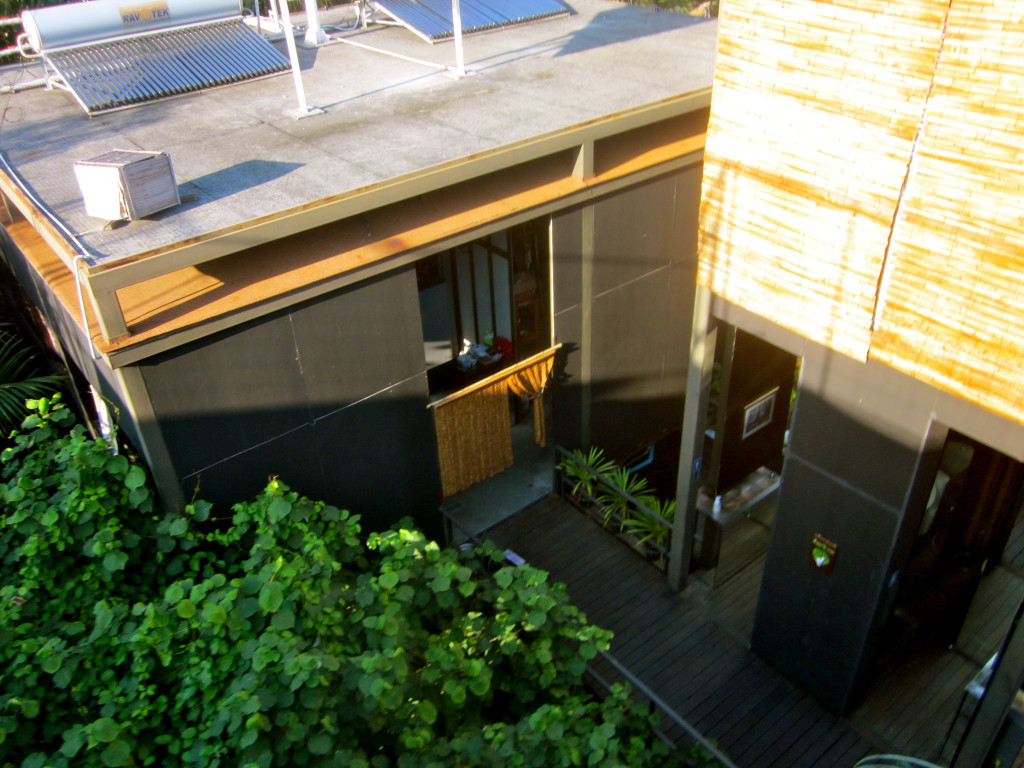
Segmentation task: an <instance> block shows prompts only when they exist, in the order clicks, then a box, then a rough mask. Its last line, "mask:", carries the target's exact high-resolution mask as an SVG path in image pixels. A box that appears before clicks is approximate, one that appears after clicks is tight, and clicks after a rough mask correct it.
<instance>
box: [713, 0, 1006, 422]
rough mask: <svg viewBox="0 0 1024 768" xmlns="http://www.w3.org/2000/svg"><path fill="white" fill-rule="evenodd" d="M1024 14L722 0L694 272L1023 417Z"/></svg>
mask: <svg viewBox="0 0 1024 768" xmlns="http://www.w3.org/2000/svg"><path fill="white" fill-rule="evenodd" d="M947 14H948V19H947ZM1022 17H1024V0H986V2H984V3H982V2H980V0H952V2H949V0H901V1H900V2H884V1H879V0H874V1H872V0H855V2H821V1H818V0H795V1H792V2H787V1H785V0H784V1H783V2H777V3H769V4H764V3H755V2H753V0H725V2H723V4H722V15H721V17H720V19H719V50H718V59H717V65H716V74H715V85H714V92H713V96H712V106H711V120H710V124H709V127H708V138H707V148H706V151H705V166H704V188H703V200H702V204H701V233H700V237H701V240H700V268H699V273H698V280H699V282H700V283H701V284H703V285H705V286H707V287H709V288H710V289H711V290H712V291H713V292H714V293H716V294H718V295H720V296H722V297H724V298H726V299H728V300H730V301H732V302H734V303H737V304H740V305H742V306H744V307H746V308H748V309H750V310H751V311H753V312H756V313H758V314H760V315H762V316H765V317H767V318H769V319H771V320H772V321H774V322H776V323H779V324H780V325H783V326H785V327H788V328H791V329H793V330H795V331H797V332H799V333H800V334H802V335H804V336H807V337H809V338H811V339H813V340H815V341H817V342H820V343H822V344H825V345H828V346H830V347H832V348H833V349H836V350H838V351H840V352H843V353H845V354H848V355H852V356H854V357H857V358H860V359H862V360H863V359H867V358H868V357H869V356H871V357H876V358H878V359H880V360H883V361H885V362H886V363H888V364H890V365H892V366H894V367H896V368H899V369H901V370H904V371H906V372H908V373H910V374H911V375H914V376H916V377H918V378H920V379H923V380H926V381H928V382H930V383H933V384H935V385H937V386H940V387H944V388H946V389H947V390H951V391H954V392H956V393H957V394H959V395H961V396H963V397H966V398H968V399H971V400H973V401H975V402H978V403H981V404H983V405H985V406H987V407H989V408H991V409H993V410H995V411H997V412H1000V413H1002V414H1003V415H1007V416H1010V417H1012V418H1015V419H1016V420H1018V421H1024V415H1022V414H1024V410H1022V399H1021V398H1022V394H1021V391H1022V389H1024V388H1022V387H1021V384H1022V383H1024V368H1022V366H1024V354H1022V353H1024V349H1022V347H1021V339H1022V337H1024V296H1022V295H1021V293H1022V290H1021V282H1022V281H1021V277H1020V275H1021V274H1022V268H1024V256H1022V254H1024V249H1022V247H1021V246H1022V245H1024V242H1022V231H1024V217H1022V214H1021V210H1022V207H1021V203H1020V190H1019V189H1018V188H1017V187H1019V181H1018V180H1017V178H1015V177H1016V176H1017V175H1018V174H1019V170H1020V169H1021V168H1022V167H1024V141H1022V140H1021V134H1022V129H1024V111H1022V105H1024V88H1021V83H1022V82H1024V22H1022ZM944 34H945V37H944ZM933 82H934V85H933ZM919 129H920V130H921V132H920V136H918V132H919ZM915 139H916V140H915ZM912 158H913V162H911V160H912ZM908 171H909V175H908ZM905 183H906V188H905V191H902V192H901V190H904V184H905ZM901 195H902V196H901ZM897 212H898V213H897Z"/></svg>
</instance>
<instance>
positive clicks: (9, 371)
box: [0, 328, 62, 435]
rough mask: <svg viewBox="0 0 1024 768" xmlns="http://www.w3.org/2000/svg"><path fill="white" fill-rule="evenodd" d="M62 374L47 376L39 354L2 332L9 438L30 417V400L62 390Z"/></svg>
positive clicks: (0, 410)
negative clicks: (27, 403)
mask: <svg viewBox="0 0 1024 768" xmlns="http://www.w3.org/2000/svg"><path fill="white" fill-rule="evenodd" d="M61 381H62V378H61V376H60V375H59V374H55V373H44V372H43V370H42V366H41V365H40V362H39V355H38V353H37V352H36V350H35V349H34V348H33V347H32V346H30V345H29V344H27V343H25V342H24V341H22V340H21V338H19V337H18V336H17V335H15V334H14V333H12V332H11V331H10V330H7V329H4V328H0V431H2V432H3V434H5V435H6V434H8V433H9V432H10V431H11V430H12V429H14V428H15V427H17V426H18V425H19V424H21V422H22V419H24V418H25V416H26V415H27V414H28V408H27V407H26V405H25V401H26V400H31V399H33V398H37V397H44V396H46V395H49V394H52V393H53V392H55V391H56V390H58V389H59V388H60V385H61Z"/></svg>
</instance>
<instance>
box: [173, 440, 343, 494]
mask: <svg viewBox="0 0 1024 768" xmlns="http://www.w3.org/2000/svg"><path fill="white" fill-rule="evenodd" d="M272 477H277V478H278V479H280V481H281V482H282V483H284V484H285V485H287V486H288V487H290V488H291V489H293V490H295V491H297V492H298V493H301V494H302V495H304V496H308V497H310V498H312V499H317V500H325V501H329V502H331V503H334V504H338V500H337V499H331V498H328V497H327V496H326V495H325V494H324V493H323V490H324V487H325V486H324V482H323V474H322V472H321V469H320V464H319V456H318V445H317V441H316V430H315V428H314V427H313V425H312V424H305V425H302V426H300V427H299V428H298V429H295V430H294V431H291V432H287V433H285V434H282V435H278V436H277V437H275V438H274V439H272V440H269V441H267V442H264V443H260V444H257V445H253V446H250V447H249V448H248V449H246V450H245V451H243V452H241V453H238V454H235V455H233V456H228V457H225V458H224V459H223V460H221V461H218V462H216V463H214V464H210V465H207V466H204V467H203V468H202V469H200V470H198V471H197V472H195V473H194V474H191V475H187V476H185V477H183V478H182V481H181V486H182V490H183V491H184V492H185V497H186V498H187V499H192V498H193V497H195V498H200V499H205V500H207V501H210V502H212V503H214V504H215V505H217V507H218V508H219V510H220V512H221V513H222V514H224V513H226V512H227V510H228V508H229V507H230V506H231V505H232V504H235V503H236V502H240V501H247V500H249V499H251V498H253V497H254V496H256V495H258V494H259V493H260V491H262V490H263V488H264V487H266V485H267V483H268V482H269V480H270V479H271V478H272Z"/></svg>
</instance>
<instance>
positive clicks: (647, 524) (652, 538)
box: [623, 496, 676, 548]
mask: <svg viewBox="0 0 1024 768" xmlns="http://www.w3.org/2000/svg"><path fill="white" fill-rule="evenodd" d="M637 500H638V501H640V502H641V503H642V504H643V505H644V506H645V507H647V509H648V510H649V511H650V512H651V513H652V514H654V515H657V516H658V517H659V518H661V519H662V520H664V521H665V522H666V523H669V525H662V524H661V523H659V522H658V521H657V520H655V519H653V518H651V517H650V516H649V515H645V514H644V513H643V512H639V511H632V512H630V513H629V514H628V516H627V517H626V518H625V520H624V521H623V529H624V530H625V532H626V533H628V534H629V535H630V536H633V537H635V538H636V540H637V543H639V544H645V543H647V542H650V543H652V544H655V545H657V546H659V547H661V548H664V547H665V545H667V544H668V539H669V534H670V533H671V531H672V528H671V527H670V526H671V523H672V520H673V518H675V516H676V500H675V499H659V498H658V497H656V496H642V497H640V498H639V499H637Z"/></svg>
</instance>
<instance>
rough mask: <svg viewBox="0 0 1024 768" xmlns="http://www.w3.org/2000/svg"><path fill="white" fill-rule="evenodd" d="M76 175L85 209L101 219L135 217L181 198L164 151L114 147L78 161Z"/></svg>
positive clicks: (165, 206) (177, 201) (173, 204)
mask: <svg viewBox="0 0 1024 768" xmlns="http://www.w3.org/2000/svg"><path fill="white" fill-rule="evenodd" d="M75 176H76V177H77V179H78V186H79V188H80V189H81V190H82V199H83V201H84V202H85V212H86V213H88V214H89V215H90V216H95V217H96V218H98V219H106V220H107V221H116V220H118V219H130V220H132V221H134V220H136V219H140V218H142V217H143V216H149V215H150V214H152V213H156V212H157V211H162V210H164V209H165V208H170V207H172V206H175V205H178V204H179V203H180V202H181V198H180V197H179V196H178V185H177V184H176V183H175V181H174V170H173V169H172V168H171V158H170V156H169V155H167V154H166V153H165V152H146V151H140V150H136V149H115V150H113V151H112V152H105V153H104V154H102V155H100V156H99V157H94V158H93V159H92V160H79V161H78V162H76V163H75Z"/></svg>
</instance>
